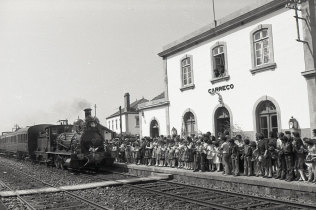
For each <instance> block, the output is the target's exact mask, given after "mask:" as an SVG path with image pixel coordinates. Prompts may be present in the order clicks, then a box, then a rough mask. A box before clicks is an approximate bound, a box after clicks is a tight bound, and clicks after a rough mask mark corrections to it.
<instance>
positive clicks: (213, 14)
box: [212, 0, 217, 27]
mask: <svg viewBox="0 0 316 210" xmlns="http://www.w3.org/2000/svg"><path fill="white" fill-rule="evenodd" d="M212 3H213V19H214V24H215V27H216V26H217V22H216V19H215V5H214V0H212Z"/></svg>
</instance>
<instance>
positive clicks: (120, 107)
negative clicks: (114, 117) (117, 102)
mask: <svg viewBox="0 0 316 210" xmlns="http://www.w3.org/2000/svg"><path fill="white" fill-rule="evenodd" d="M119 109H120V134H121V138H122V107H121V106H120V107H119Z"/></svg>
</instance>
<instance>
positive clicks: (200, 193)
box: [125, 180, 316, 210]
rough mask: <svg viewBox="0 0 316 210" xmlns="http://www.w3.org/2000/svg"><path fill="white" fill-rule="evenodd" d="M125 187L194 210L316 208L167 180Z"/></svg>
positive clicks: (309, 205) (314, 207) (310, 205)
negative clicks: (191, 207) (190, 207)
mask: <svg viewBox="0 0 316 210" xmlns="http://www.w3.org/2000/svg"><path fill="white" fill-rule="evenodd" d="M125 186H128V187H131V188H134V189H137V190H140V191H144V192H145V193H152V194H156V195H160V196H164V197H167V198H173V199H174V200H175V202H176V203H177V206H176V207H179V208H181V207H184V206H188V203H190V204H191V205H193V206H194V207H195V208H197V209H204V208H206V209H210V208H211V209H260V210H261V209H267V210H268V209H280V210H281V209H282V210H283V209H289V210H290V209H316V206H315V205H313V204H304V203H297V202H291V201H283V200H277V199H272V198H262V197H258V196H253V195H243V194H240V193H234V192H228V191H224V190H218V189H209V188H204V187H198V186H192V185H188V184H181V183H175V182H171V181H162V180H161V181H157V182H151V183H142V184H137V185H136V184H126V185H125Z"/></svg>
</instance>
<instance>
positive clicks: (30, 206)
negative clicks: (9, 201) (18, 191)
mask: <svg viewBox="0 0 316 210" xmlns="http://www.w3.org/2000/svg"><path fill="white" fill-rule="evenodd" d="M0 184H1V185H2V186H4V187H6V188H8V189H9V190H10V191H13V190H12V189H11V187H9V186H8V185H7V184H5V183H4V182H3V181H2V180H0ZM17 199H18V200H19V201H20V202H22V203H24V204H25V205H26V206H27V208H28V209H30V210H36V209H35V208H33V206H32V205H31V204H30V203H29V202H27V201H26V200H24V199H23V198H22V197H21V196H20V195H17Z"/></svg>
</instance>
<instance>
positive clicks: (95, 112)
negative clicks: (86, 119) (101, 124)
mask: <svg viewBox="0 0 316 210" xmlns="http://www.w3.org/2000/svg"><path fill="white" fill-rule="evenodd" d="M94 116H95V117H96V116H97V105H96V104H94Z"/></svg>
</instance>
